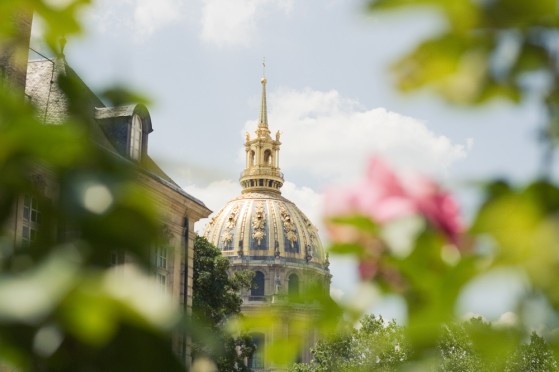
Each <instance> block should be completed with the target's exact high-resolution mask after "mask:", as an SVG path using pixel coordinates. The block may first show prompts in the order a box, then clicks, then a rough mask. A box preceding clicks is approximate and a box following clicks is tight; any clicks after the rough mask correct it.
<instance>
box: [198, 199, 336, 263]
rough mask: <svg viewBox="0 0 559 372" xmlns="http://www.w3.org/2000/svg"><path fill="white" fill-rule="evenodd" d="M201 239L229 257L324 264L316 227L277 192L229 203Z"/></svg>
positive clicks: (216, 216)
mask: <svg viewBox="0 0 559 372" xmlns="http://www.w3.org/2000/svg"><path fill="white" fill-rule="evenodd" d="M204 236H205V237H206V239H208V240H209V241H210V242H211V243H213V244H214V245H216V246H217V247H218V248H219V249H221V251H222V253H223V255H224V256H228V257H245V258H249V259H254V260H267V259H274V258H278V257H281V258H286V259H287V261H288V262H299V263H307V264H312V265H313V266H319V267H323V266H324V265H326V264H327V260H326V255H325V252H324V249H323V247H322V243H321V241H320V238H319V236H318V232H317V229H316V227H315V226H314V225H313V224H312V223H311V222H310V221H309V219H308V218H307V217H306V216H305V214H304V213H303V212H301V210H300V209H299V208H297V206H296V205H295V204H293V203H292V202H291V201H289V200H287V199H286V198H284V197H282V196H281V195H280V194H279V193H276V192H267V191H263V192H248V193H244V194H242V195H241V196H239V197H237V198H236V199H233V200H231V201H230V202H228V203H227V204H226V205H225V206H224V207H223V208H222V209H221V210H220V211H219V212H217V213H216V214H215V216H214V217H213V218H212V219H211V221H210V222H209V223H208V224H207V225H206V229H205V233H204Z"/></svg>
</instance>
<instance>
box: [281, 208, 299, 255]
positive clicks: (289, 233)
mask: <svg viewBox="0 0 559 372" xmlns="http://www.w3.org/2000/svg"><path fill="white" fill-rule="evenodd" d="M280 214H281V220H282V222H283V229H284V231H285V237H286V238H287V240H289V241H290V242H291V248H294V246H295V242H296V241H297V231H296V230H295V224H294V223H293V221H292V220H291V216H290V215H289V213H288V212H287V209H285V207H284V206H282V207H281V208H280Z"/></svg>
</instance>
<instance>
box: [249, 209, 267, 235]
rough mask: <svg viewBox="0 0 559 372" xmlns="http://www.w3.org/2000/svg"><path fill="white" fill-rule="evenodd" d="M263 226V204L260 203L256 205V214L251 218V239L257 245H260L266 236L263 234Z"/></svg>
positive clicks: (264, 222)
mask: <svg viewBox="0 0 559 372" xmlns="http://www.w3.org/2000/svg"><path fill="white" fill-rule="evenodd" d="M265 226H266V219H265V216H264V203H262V202H260V203H258V204H257V205H256V213H255V214H254V216H253V217H252V230H253V231H252V238H253V239H255V240H256V241H257V243H258V245H260V243H261V242H262V239H264V237H265V236H266V233H265V232H264V227H265Z"/></svg>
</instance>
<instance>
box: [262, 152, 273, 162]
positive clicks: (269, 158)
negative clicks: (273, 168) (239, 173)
mask: <svg viewBox="0 0 559 372" xmlns="http://www.w3.org/2000/svg"><path fill="white" fill-rule="evenodd" d="M264 164H266V165H272V152H271V151H270V150H266V151H264Z"/></svg>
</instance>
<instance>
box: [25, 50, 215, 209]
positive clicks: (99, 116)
mask: <svg viewBox="0 0 559 372" xmlns="http://www.w3.org/2000/svg"><path fill="white" fill-rule="evenodd" d="M61 74H65V75H71V76H72V77H73V78H75V80H76V81H77V87H76V89H78V90H79V94H80V97H81V98H83V99H84V100H86V101H87V102H85V103H84V104H85V105H87V106H89V108H90V110H91V120H90V121H89V125H90V129H91V133H92V137H93V138H92V140H93V141H94V142H95V143H97V144H98V145H99V146H101V147H103V148H104V149H106V150H108V151H110V152H111V153H113V154H115V155H116V156H118V157H119V158H122V159H123V160H125V161H130V160H129V159H126V158H125V157H123V156H122V154H120V153H119V152H118V151H117V149H116V148H115V146H114V145H113V143H112V141H111V139H110V138H108V137H107V135H106V134H105V132H104V131H103V130H102V128H101V127H100V125H99V121H106V120H107V119H114V118H123V117H129V116H132V115H133V114H135V113H139V114H141V116H142V117H144V118H145V119H147V125H148V132H151V131H153V129H152V124H151V118H150V116H149V112H148V110H147V108H146V107H145V106H144V105H141V104H131V105H126V106H119V107H106V106H105V104H104V103H103V102H102V101H101V100H100V99H99V97H97V96H96V95H95V93H93V92H92V91H91V89H89V87H88V86H87V85H86V84H85V83H84V82H83V81H82V80H81V79H80V77H79V76H78V75H77V74H76V73H75V72H74V71H73V70H72V69H71V68H70V67H69V66H68V65H67V63H66V61H65V60H64V59H57V60H50V59H42V60H36V61H29V62H28V64H27V80H26V85H25V94H26V96H27V97H28V98H29V100H30V101H31V103H32V104H33V105H34V106H35V108H36V109H37V115H38V116H39V119H40V120H41V121H42V122H43V124H50V125H59V124H62V123H64V122H65V121H66V119H67V118H68V115H69V112H70V107H69V102H68V100H67V99H66V97H65V95H64V93H63V92H62V89H60V87H59V86H58V84H57V81H58V77H59V76H60V75H61ZM80 103H81V102H80ZM140 167H141V168H142V169H143V171H145V172H146V173H147V174H150V175H151V176H153V177H154V178H155V179H157V180H158V181H159V182H160V183H161V184H162V185H165V186H166V187H169V188H171V189H173V190H175V191H177V192H179V193H180V194H182V195H183V196H185V197H187V198H189V199H191V200H192V201H194V202H195V203H197V204H199V205H201V206H203V207H206V206H205V204H204V203H203V202H201V201H200V200H198V199H196V198H195V197H193V196H192V195H190V194H188V193H187V192H186V191H184V190H183V189H182V188H181V187H180V186H179V185H178V184H177V183H176V182H175V181H173V180H172V179H171V177H169V176H168V175H167V174H166V173H165V172H164V171H163V170H162V169H161V168H159V166H158V165H157V164H156V163H155V162H154V161H153V160H152V159H151V158H150V157H149V156H147V155H146V156H145V158H144V159H143V161H142V162H141V164H140Z"/></svg>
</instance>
